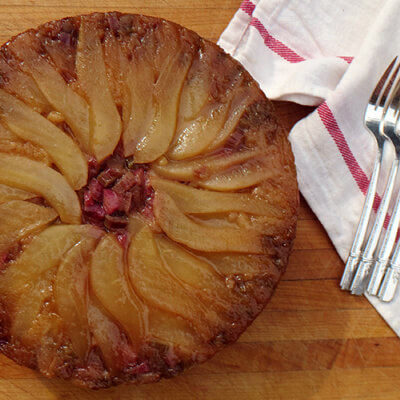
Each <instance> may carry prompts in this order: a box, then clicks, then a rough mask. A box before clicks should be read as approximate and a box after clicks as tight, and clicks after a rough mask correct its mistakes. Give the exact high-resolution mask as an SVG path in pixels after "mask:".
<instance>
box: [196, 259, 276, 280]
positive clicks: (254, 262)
mask: <svg viewBox="0 0 400 400" xmlns="http://www.w3.org/2000/svg"><path fill="white" fill-rule="evenodd" d="M204 257H205V258H207V260H209V261H210V262H211V264H212V265H213V266H214V268H215V269H216V270H217V271H218V272H219V273H220V274H222V275H224V276H230V275H237V274H241V275H243V276H244V277H245V278H247V279H251V278H252V277H254V276H255V275H258V274H261V273H262V271H263V270H265V268H267V266H270V267H271V268H272V269H275V268H276V267H274V266H273V262H272V260H271V259H270V258H269V257H268V256H265V255H257V254H232V253H209V254H205V255H204Z"/></svg>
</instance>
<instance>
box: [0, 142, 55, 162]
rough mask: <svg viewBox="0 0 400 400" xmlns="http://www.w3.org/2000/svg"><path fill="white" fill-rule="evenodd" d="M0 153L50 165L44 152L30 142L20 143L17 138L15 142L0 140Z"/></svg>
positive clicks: (48, 158)
mask: <svg viewBox="0 0 400 400" xmlns="http://www.w3.org/2000/svg"><path fill="white" fill-rule="evenodd" d="M0 152H1V153H9V154H14V155H19V156H23V157H27V158H30V159H31V160H36V161H40V162H42V163H43V164H46V165H47V166H50V165H51V164H52V161H51V159H50V157H49V155H48V154H47V152H46V151H45V150H43V149H42V148H41V147H38V146H36V145H34V144H32V143H31V142H22V141H20V140H19V139H18V137H17V139H16V140H3V139H1V138H0Z"/></svg>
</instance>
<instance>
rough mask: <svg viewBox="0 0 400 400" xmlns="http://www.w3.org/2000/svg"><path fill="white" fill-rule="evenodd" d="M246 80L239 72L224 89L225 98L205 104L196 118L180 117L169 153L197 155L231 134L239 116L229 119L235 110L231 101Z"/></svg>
mask: <svg viewBox="0 0 400 400" xmlns="http://www.w3.org/2000/svg"><path fill="white" fill-rule="evenodd" d="M242 82H243V76H238V77H237V78H236V79H235V80H234V81H233V82H232V84H231V85H230V87H229V88H228V90H227V91H226V92H225V93H224V96H223V100H222V99H221V102H216V103H215V104H213V105H211V106H208V107H204V109H203V110H202V111H201V112H200V114H199V115H197V116H196V118H194V119H192V120H183V121H182V119H180V124H179V126H178V130H177V135H176V137H175V139H174V143H173V145H172V146H171V148H170V150H169V151H168V153H167V154H168V157H169V158H170V159H172V160H183V159H186V158H190V157H195V156H197V155H199V154H201V153H203V152H204V151H205V150H206V149H207V148H208V147H209V146H210V145H211V144H212V143H213V142H214V141H216V142H218V143H221V142H222V141H223V139H222V140H221V137H223V138H225V137H227V136H229V134H230V133H231V130H232V129H233V128H234V126H235V124H234V122H235V121H236V123H237V121H238V120H239V119H238V118H237V119H235V118H234V119H231V118H229V122H228V121H227V119H228V117H229V116H230V115H229V114H230V113H231V112H232V113H233V110H231V103H232V101H233V99H234V96H235V93H236V90H238V88H239V86H240V85H241V83H242ZM233 114H234V113H233ZM239 118H240V116H239ZM225 125H226V126H225Z"/></svg>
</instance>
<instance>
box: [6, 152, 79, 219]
mask: <svg viewBox="0 0 400 400" xmlns="http://www.w3.org/2000/svg"><path fill="white" fill-rule="evenodd" d="M0 183H2V184H4V185H8V186H12V187H15V188H18V189H22V190H26V191H28V192H32V193H36V194H37V195H39V196H42V197H44V198H45V199H46V200H47V201H48V202H49V204H50V205H51V206H52V207H54V209H55V210H56V211H57V213H58V214H59V216H60V218H61V220H62V221H63V222H65V223H71V224H79V223H80V222H81V206H80V203H79V199H78V196H77V195H76V193H75V192H74V191H73V190H72V189H71V186H69V184H68V182H67V180H66V179H65V178H64V177H63V176H62V175H61V174H59V173H58V172H56V171H54V170H53V169H51V168H49V167H47V166H46V165H44V164H42V163H40V162H38V161H33V160H30V159H29V158H25V157H19V156H11V155H8V154H3V153H0Z"/></svg>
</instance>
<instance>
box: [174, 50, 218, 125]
mask: <svg viewBox="0 0 400 400" xmlns="http://www.w3.org/2000/svg"><path fill="white" fill-rule="evenodd" d="M217 57H218V52H217V51H216V49H215V48H214V47H213V46H210V45H209V43H207V42H201V48H200V49H199V51H198V53H197V55H196V57H195V58H194V60H193V63H192V65H191V67H190V70H189V72H188V75H187V78H186V80H185V83H184V85H183V87H182V94H181V101H180V105H179V120H180V121H181V122H184V121H191V120H193V119H195V118H196V116H197V115H198V114H199V113H200V112H201V110H202V109H203V108H204V106H205V105H206V103H207V102H208V101H209V96H210V88H211V83H212V79H211V73H212V71H211V68H210V65H211V64H212V63H213V62H214V60H215V59H216V58H217Z"/></svg>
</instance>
